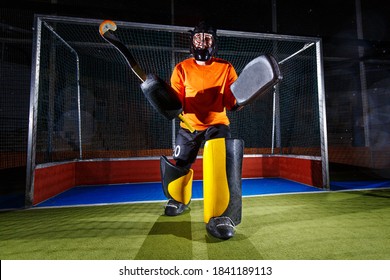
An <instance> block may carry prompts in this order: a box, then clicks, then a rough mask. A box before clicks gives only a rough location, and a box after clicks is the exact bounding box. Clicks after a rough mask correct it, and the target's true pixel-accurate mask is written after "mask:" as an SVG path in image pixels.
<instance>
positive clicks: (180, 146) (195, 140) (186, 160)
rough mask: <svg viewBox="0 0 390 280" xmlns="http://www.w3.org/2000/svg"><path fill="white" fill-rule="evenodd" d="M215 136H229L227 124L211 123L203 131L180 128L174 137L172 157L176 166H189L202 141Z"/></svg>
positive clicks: (193, 160) (194, 158)
mask: <svg viewBox="0 0 390 280" xmlns="http://www.w3.org/2000/svg"><path fill="white" fill-rule="evenodd" d="M215 138H231V133H230V128H229V126H227V125H224V124H219V125H213V126H210V127H209V128H207V129H206V130H203V131H198V132H197V133H196V134H192V133H191V132H190V131H189V130H187V129H183V128H180V129H179V132H178V134H177V137H176V145H175V149H174V151H173V159H174V160H175V161H176V165H177V166H181V167H185V168H190V167H191V165H192V164H193V163H194V162H195V160H196V157H197V155H198V152H199V149H200V147H201V145H202V143H203V142H204V141H207V140H210V139H215Z"/></svg>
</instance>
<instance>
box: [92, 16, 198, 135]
mask: <svg viewBox="0 0 390 280" xmlns="http://www.w3.org/2000/svg"><path fill="white" fill-rule="evenodd" d="M116 29H117V25H116V23H115V22H113V21H112V20H105V21H103V22H102V23H101V24H100V26H99V33H100V35H101V36H102V37H103V39H105V40H106V41H107V42H108V43H110V44H111V45H112V46H114V47H115V48H116V49H117V50H118V51H119V53H120V54H121V55H122V56H123V57H124V58H125V60H126V62H127V64H128V65H129V67H130V69H131V70H132V71H133V73H134V74H135V75H136V76H137V77H138V78H139V79H140V81H141V82H142V83H144V82H145V81H146V80H147V75H146V73H145V72H144V71H143V70H142V68H141V67H140V66H139V64H138V62H137V61H136V60H135V58H134V56H133V55H132V54H131V52H130V51H129V49H128V48H127V47H126V46H125V45H124V44H123V43H122V42H121V41H120V40H119V39H118V37H116V36H115V34H114V33H113V32H115V30H116ZM177 117H178V118H179V119H180V120H181V121H182V122H183V123H184V124H185V125H186V127H187V128H188V130H190V131H191V133H194V132H196V131H195V129H194V128H193V127H192V125H191V124H190V123H188V121H187V119H186V118H185V117H184V116H183V113H182V112H181V113H179V114H178V115H177Z"/></svg>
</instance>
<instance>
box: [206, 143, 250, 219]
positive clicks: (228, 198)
mask: <svg viewBox="0 0 390 280" xmlns="http://www.w3.org/2000/svg"><path fill="white" fill-rule="evenodd" d="M243 147H244V145H243V141H242V140H239V139H224V138H217V139H212V140H209V141H207V142H206V143H205V146H204V152H203V195H204V222H205V223H208V222H209V220H210V219H211V218H213V217H220V216H227V217H229V218H230V219H231V220H232V221H233V222H234V224H235V225H237V224H239V223H240V222H241V210H242V201H241V196H242V191H241V173H242V157H243V149H244V148H243Z"/></svg>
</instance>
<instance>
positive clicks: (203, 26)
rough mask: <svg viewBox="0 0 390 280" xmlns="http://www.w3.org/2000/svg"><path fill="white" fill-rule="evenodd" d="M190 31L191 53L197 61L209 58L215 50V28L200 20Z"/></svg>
mask: <svg viewBox="0 0 390 280" xmlns="http://www.w3.org/2000/svg"><path fill="white" fill-rule="evenodd" d="M190 32H191V43H190V46H191V47H190V50H191V54H192V55H193V56H194V58H195V59H196V60H199V61H208V60H210V59H211V58H212V57H213V56H214V55H215V53H216V51H217V30H216V29H215V28H213V27H211V26H210V25H208V24H207V23H205V22H204V21H202V22H200V23H199V24H198V25H197V26H195V28H194V30H191V31H190Z"/></svg>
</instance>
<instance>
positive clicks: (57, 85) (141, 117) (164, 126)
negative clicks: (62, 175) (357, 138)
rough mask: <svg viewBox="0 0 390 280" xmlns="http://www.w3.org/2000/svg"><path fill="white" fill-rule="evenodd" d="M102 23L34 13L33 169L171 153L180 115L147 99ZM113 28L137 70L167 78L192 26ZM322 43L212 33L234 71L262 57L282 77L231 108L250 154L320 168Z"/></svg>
mask: <svg viewBox="0 0 390 280" xmlns="http://www.w3.org/2000/svg"><path fill="white" fill-rule="evenodd" d="M101 22H102V20H93V19H80V18H67V17H54V16H37V17H36V36H35V39H34V40H35V42H34V46H35V49H34V52H35V53H34V55H35V56H34V61H33V73H32V74H33V75H32V85H31V113H30V130H29V143H28V144H29V161H30V162H29V164H30V166H32V167H34V166H35V165H37V164H47V163H53V162H63V161H72V160H90V159H99V158H129V157H159V156H160V155H162V154H164V155H170V154H171V153H172V146H173V145H174V141H175V136H176V132H177V129H178V127H179V125H178V121H177V120H174V121H168V120H166V119H165V118H164V117H162V116H161V115H159V114H158V113H157V112H156V111H155V110H154V109H153V108H152V107H151V105H150V104H149V103H148V102H147V100H146V99H145V98H144V96H143V94H142V92H141V90H140V82H139V80H138V78H137V77H136V76H135V75H133V74H132V72H131V70H130V69H129V67H128V66H127V64H126V62H125V60H124V58H123V57H122V56H121V55H120V54H119V52H118V51H117V50H116V49H115V48H113V47H112V46H111V45H109V44H108V43H107V42H105V41H104V40H103V38H101V37H100V35H99V32H98V28H99V25H100V23H101ZM116 24H117V26H118V29H117V31H116V32H115V34H116V36H117V37H118V38H119V39H120V40H121V41H122V42H124V43H125V45H126V46H127V47H128V48H129V49H130V50H131V52H132V54H133V55H134V57H135V58H136V59H137V61H138V62H139V64H140V66H141V68H143V69H144V70H145V72H150V73H155V74H157V75H158V76H159V77H161V78H162V79H163V80H165V81H169V78H170V74H171V72H172V70H173V67H174V65H175V64H176V63H178V62H179V61H181V60H183V59H185V58H187V57H189V55H190V54H189V32H188V31H189V30H190V29H192V28H190V27H180V26H165V25H153V24H140V23H130V22H116ZM320 43H321V42H320V40H319V39H318V38H308V37H297V36H282V35H273V34H260V33H248V32H236V31H228V30H218V45H219V48H218V53H217V56H218V57H221V58H224V59H226V60H228V61H230V62H231V63H232V64H233V66H234V67H235V69H236V71H237V73H238V74H240V72H241V71H242V69H243V68H244V66H245V65H246V64H247V63H248V62H249V61H251V60H252V59H254V58H256V57H257V56H259V55H261V54H265V53H269V54H272V55H273V56H274V57H275V58H276V60H277V61H279V62H281V63H280V68H281V72H282V74H283V80H282V81H281V82H280V83H279V84H278V85H277V86H276V87H275V88H274V89H271V90H270V91H269V92H268V93H266V94H264V95H263V96H261V97H260V98H259V99H257V100H256V101H255V102H254V103H253V104H250V105H247V106H246V107H244V108H243V109H242V110H240V111H238V112H231V113H229V117H230V120H231V129H232V134H233V137H237V138H241V139H243V140H244V142H245V154H246V155H285V156H297V157H316V158H319V159H320V160H322V161H323V163H324V164H323V167H324V168H326V166H327V147H326V129H325V127H326V123H325V111H324V108H325V106H324V100H323V99H324V93H323V81H322V57H321V44H320ZM200 155H201V153H200ZM324 172H326V170H325V171H324ZM324 174H325V173H324ZM324 174H322V175H320V176H324Z"/></svg>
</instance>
